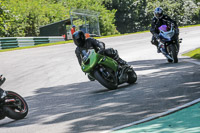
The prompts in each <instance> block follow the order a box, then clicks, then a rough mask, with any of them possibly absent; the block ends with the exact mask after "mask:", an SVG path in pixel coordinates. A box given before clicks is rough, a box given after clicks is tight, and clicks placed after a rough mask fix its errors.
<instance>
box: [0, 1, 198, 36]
mask: <svg viewBox="0 0 200 133" xmlns="http://www.w3.org/2000/svg"><path fill="white" fill-rule="evenodd" d="M158 6H161V7H162V8H163V9H164V13H165V14H167V15H169V16H170V17H171V18H172V19H174V20H176V21H177V23H178V25H179V26H183V25H191V24H199V23H200V1H199V0H0V36H1V37H4V36H37V35H38V34H39V27H40V26H43V25H47V24H50V23H54V22H57V21H60V20H64V19H66V18H69V17H70V14H69V11H70V9H71V8H75V9H88V10H94V11H97V12H100V15H99V23H100V32H101V35H113V34H119V32H120V33H132V32H137V31H144V30H148V29H149V28H150V24H151V19H152V17H153V10H154V9H155V7H158ZM83 23H84V22H77V24H83ZM118 31H119V32H118Z"/></svg>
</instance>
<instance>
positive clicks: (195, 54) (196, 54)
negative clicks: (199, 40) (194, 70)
mask: <svg viewBox="0 0 200 133" xmlns="http://www.w3.org/2000/svg"><path fill="white" fill-rule="evenodd" d="M183 56H189V57H191V58H194V59H200V48H197V49H195V50H192V51H190V52H188V53H185V54H183Z"/></svg>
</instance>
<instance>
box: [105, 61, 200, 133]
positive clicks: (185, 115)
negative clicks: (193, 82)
mask: <svg viewBox="0 0 200 133" xmlns="http://www.w3.org/2000/svg"><path fill="white" fill-rule="evenodd" d="M185 61H188V62H191V63H194V64H197V65H200V61H198V60H194V59H186V60H185ZM199 82H200V81H199ZM104 133H200V98H199V99H196V100H194V101H192V102H189V103H187V104H184V105H182V106H179V107H176V108H173V109H170V110H168V111H166V112H163V113H160V114H158V115H155V116H152V117H148V118H146V119H143V120H139V121H136V122H132V123H129V124H126V125H123V126H120V127H116V128H113V129H111V130H110V131H106V132H104Z"/></svg>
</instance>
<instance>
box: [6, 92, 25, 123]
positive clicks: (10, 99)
mask: <svg viewBox="0 0 200 133" xmlns="http://www.w3.org/2000/svg"><path fill="white" fill-rule="evenodd" d="M6 100H7V102H6V103H5V106H4V107H3V109H4V111H5V112H6V116H7V117H9V118H11V119H15V120H19V119H23V118H24V117H26V115H27V114H28V105H27V103H26V101H25V100H24V98H22V97H21V96H20V95H19V94H17V93H15V92H12V91H7V96H6V98H5V101H6Z"/></svg>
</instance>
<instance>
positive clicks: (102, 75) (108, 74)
mask: <svg viewBox="0 0 200 133" xmlns="http://www.w3.org/2000/svg"><path fill="white" fill-rule="evenodd" d="M94 77H95V79H96V80H97V81H99V83H100V84H102V85H103V86H104V87H106V88H108V89H109V90H114V89H117V85H118V82H117V77H116V76H115V74H114V72H113V71H112V70H110V69H109V68H106V70H104V71H103V72H101V71H98V70H96V71H94Z"/></svg>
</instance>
